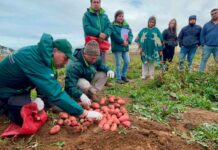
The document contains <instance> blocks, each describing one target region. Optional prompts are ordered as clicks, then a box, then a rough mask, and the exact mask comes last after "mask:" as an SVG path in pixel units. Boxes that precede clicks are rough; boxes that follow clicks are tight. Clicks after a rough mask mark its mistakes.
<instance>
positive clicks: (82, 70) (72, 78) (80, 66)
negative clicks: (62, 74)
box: [65, 50, 110, 98]
mask: <svg viewBox="0 0 218 150" xmlns="http://www.w3.org/2000/svg"><path fill="white" fill-rule="evenodd" d="M109 70H110V68H109V67H108V66H106V65H105V64H104V63H103V62H102V60H101V58H100V57H98V58H97V60H96V62H95V63H94V64H88V62H87V61H86V60H85V58H84V55H83V50H81V51H80V52H79V54H78V55H77V59H75V60H74V61H70V62H69V64H68V65H67V73H66V79H65V90H66V92H67V93H68V94H69V95H70V96H71V97H73V98H80V96H81V95H82V93H83V92H82V90H81V89H80V88H79V87H78V86H77V83H78V80H79V78H85V79H86V80H88V81H89V82H91V81H92V79H93V78H94V76H95V73H96V72H97V71H103V72H105V73H107V72H108V71H109Z"/></svg>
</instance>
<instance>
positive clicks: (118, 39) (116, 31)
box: [111, 21, 133, 52]
mask: <svg viewBox="0 0 218 150" xmlns="http://www.w3.org/2000/svg"><path fill="white" fill-rule="evenodd" d="M123 29H124V30H127V31H128V43H129V44H131V43H132V39H133V35H132V30H131V29H130V27H129V25H128V24H127V23H126V22H125V21H124V23H123V24H122V25H121V24H118V23H116V22H114V23H113V32H112V34H111V45H112V48H111V50H112V52H124V51H129V46H123V45H122V44H123V42H124V38H123V37H122V35H121V31H122V30H123Z"/></svg>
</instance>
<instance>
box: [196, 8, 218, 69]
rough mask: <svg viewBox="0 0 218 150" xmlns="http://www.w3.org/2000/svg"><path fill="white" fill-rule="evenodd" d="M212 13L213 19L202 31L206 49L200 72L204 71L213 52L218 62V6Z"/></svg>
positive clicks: (202, 39) (202, 40)
mask: <svg viewBox="0 0 218 150" xmlns="http://www.w3.org/2000/svg"><path fill="white" fill-rule="evenodd" d="M210 14H211V20H210V21H209V22H208V23H206V24H205V25H204V27H203V29H202V31H201V42H202V45H204V49H203V54H202V59H201V64H200V67H199V71H200V72H204V69H205V67H206V64H207V61H208V59H209V57H210V55H211V53H212V54H213V57H214V59H215V61H216V63H218V8H215V9H213V10H211V12H210Z"/></svg>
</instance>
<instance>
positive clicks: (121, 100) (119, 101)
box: [117, 98, 126, 105]
mask: <svg viewBox="0 0 218 150" xmlns="http://www.w3.org/2000/svg"><path fill="white" fill-rule="evenodd" d="M117 103H118V104H120V105H124V104H125V103H126V102H125V101H124V100H123V99H121V98H119V99H118V100H117Z"/></svg>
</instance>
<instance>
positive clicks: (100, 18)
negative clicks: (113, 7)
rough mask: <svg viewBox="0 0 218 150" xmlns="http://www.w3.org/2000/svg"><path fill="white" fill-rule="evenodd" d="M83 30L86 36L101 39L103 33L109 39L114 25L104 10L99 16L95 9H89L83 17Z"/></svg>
mask: <svg viewBox="0 0 218 150" xmlns="http://www.w3.org/2000/svg"><path fill="white" fill-rule="evenodd" d="M83 30H84V32H85V36H95V37H99V34H100V33H101V32H102V33H105V34H106V35H107V38H108V37H109V36H110V35H111V32H112V25H111V23H110V20H109V19H108V16H107V15H106V14H105V11H104V10H103V9H102V8H101V9H100V12H99V14H96V13H95V12H94V10H93V9H91V8H88V9H87V12H85V14H84V16H83Z"/></svg>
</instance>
